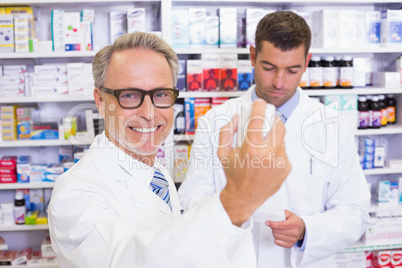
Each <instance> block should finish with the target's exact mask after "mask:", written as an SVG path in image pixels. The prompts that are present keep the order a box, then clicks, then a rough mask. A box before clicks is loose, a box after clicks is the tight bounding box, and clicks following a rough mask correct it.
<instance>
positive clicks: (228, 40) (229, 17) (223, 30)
mask: <svg viewBox="0 0 402 268" xmlns="http://www.w3.org/2000/svg"><path fill="white" fill-rule="evenodd" d="M236 26H237V9H236V8H222V7H221V8H219V43H220V47H223V48H228V47H229V48H234V47H236V46H237V27H236Z"/></svg>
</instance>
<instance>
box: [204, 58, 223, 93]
mask: <svg viewBox="0 0 402 268" xmlns="http://www.w3.org/2000/svg"><path fill="white" fill-rule="evenodd" d="M201 60H202V78H203V89H204V90H205V91H216V90H219V82H220V76H219V69H220V68H219V66H220V65H219V54H202V56H201Z"/></svg>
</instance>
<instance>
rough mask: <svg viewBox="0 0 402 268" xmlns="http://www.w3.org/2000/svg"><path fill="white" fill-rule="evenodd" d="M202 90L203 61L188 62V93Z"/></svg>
mask: <svg viewBox="0 0 402 268" xmlns="http://www.w3.org/2000/svg"><path fill="white" fill-rule="evenodd" d="M201 89H202V61H201V60H187V91H200V90H201Z"/></svg>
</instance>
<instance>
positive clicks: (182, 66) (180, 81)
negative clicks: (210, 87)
mask: <svg viewBox="0 0 402 268" xmlns="http://www.w3.org/2000/svg"><path fill="white" fill-rule="evenodd" d="M186 64H187V61H186V60H179V73H178V74H177V85H176V88H177V89H178V90H180V91H187V83H186V76H187V75H186V72H187V71H186V69H187V68H186Z"/></svg>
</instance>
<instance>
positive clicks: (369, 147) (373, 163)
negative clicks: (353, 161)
mask: <svg viewBox="0 0 402 268" xmlns="http://www.w3.org/2000/svg"><path fill="white" fill-rule="evenodd" d="M358 152H359V157H360V165H361V167H362V169H372V168H382V167H384V164H385V147H383V146H376V145H375V139H372V138H366V137H360V138H359V146H358Z"/></svg>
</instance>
